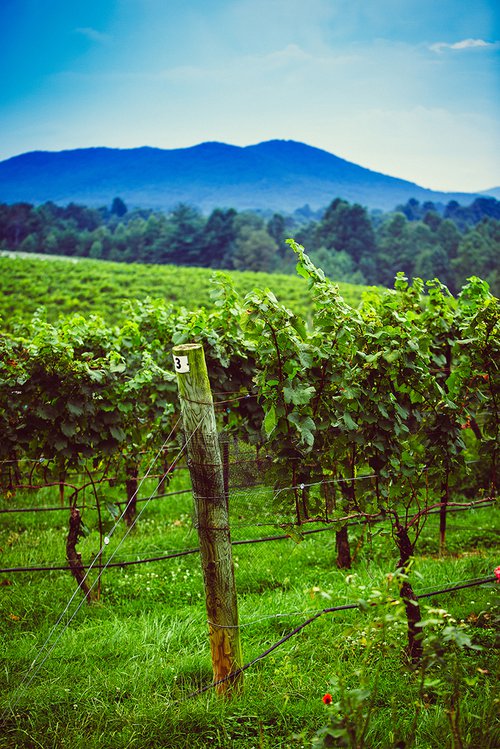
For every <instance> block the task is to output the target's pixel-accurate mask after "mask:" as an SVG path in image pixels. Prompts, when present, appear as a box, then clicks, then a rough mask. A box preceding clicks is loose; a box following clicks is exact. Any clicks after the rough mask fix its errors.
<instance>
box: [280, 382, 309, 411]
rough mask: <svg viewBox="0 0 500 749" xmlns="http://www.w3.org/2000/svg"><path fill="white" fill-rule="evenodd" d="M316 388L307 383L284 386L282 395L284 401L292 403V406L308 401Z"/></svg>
mask: <svg viewBox="0 0 500 749" xmlns="http://www.w3.org/2000/svg"><path fill="white" fill-rule="evenodd" d="M315 392H316V389H315V388H314V387H313V386H312V385H309V386H308V387H297V388H293V387H284V388H283V395H284V396H285V402H286V403H293V405H294V406H302V405H304V404H306V403H309V401H310V400H311V398H312V397H313V395H314V393H315Z"/></svg>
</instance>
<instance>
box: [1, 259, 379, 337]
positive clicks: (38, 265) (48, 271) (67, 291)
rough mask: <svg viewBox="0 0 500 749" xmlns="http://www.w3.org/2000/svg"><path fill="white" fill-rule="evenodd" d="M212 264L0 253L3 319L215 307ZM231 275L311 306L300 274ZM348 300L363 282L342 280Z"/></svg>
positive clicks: (296, 306) (302, 310) (6, 322)
mask: <svg viewBox="0 0 500 749" xmlns="http://www.w3.org/2000/svg"><path fill="white" fill-rule="evenodd" d="M212 275H213V271H212V270H211V269H209V268H186V267H178V266H170V265H143V264H136V263H135V264H125V263H112V262H109V261H104V260H89V259H85V258H79V259H74V258H65V259H61V258H57V259H55V258H54V257H51V256H43V255H42V256H36V257H32V256H24V257H11V256H9V255H8V254H4V255H2V254H1V253H0V320H1V321H2V327H3V328H4V329H11V328H12V325H13V323H14V321H15V320H20V321H24V322H26V321H27V320H28V319H29V318H30V317H31V316H32V315H33V313H34V312H35V311H36V310H37V309H38V308H39V307H40V306H44V307H45V308H46V313H47V317H48V319H49V320H51V321H53V320H55V319H56V318H57V317H58V316H59V315H66V314H71V313H74V312H79V313H82V314H89V313H98V314H100V315H102V316H103V317H104V319H105V320H106V321H107V322H112V323H117V322H123V321H124V319H125V312H124V302H125V301H126V300H134V299H140V300H143V299H145V298H146V297H152V298H160V299H164V300H166V301H167V302H172V303H174V304H178V305H179V306H184V307H187V308H188V309H196V308H198V307H200V306H202V305H204V306H211V300H210V278H211V276H212ZM229 275H230V276H231V278H232V279H233V282H234V284H235V286H236V288H237V290H238V291H239V292H241V293H243V294H244V293H246V292H248V291H251V290H252V289H254V288H266V287H268V288H270V289H271V290H272V291H274V293H275V294H276V295H277V296H278V298H279V299H280V301H282V302H283V303H284V304H286V305H288V306H289V307H291V308H292V309H293V310H294V312H296V313H298V314H303V315H306V314H307V312H308V310H309V308H310V299H309V297H308V293H307V283H306V282H305V281H304V279H300V278H298V277H295V276H288V275H280V274H268V273H253V272H248V271H247V272H241V273H240V272H237V271H230V272H229ZM339 287H340V291H341V293H342V295H343V296H344V298H345V300H346V302H348V303H349V304H351V305H353V306H356V305H358V304H359V303H360V302H361V296H362V293H363V291H364V289H365V287H363V286H355V285H353V284H346V283H340V284H339Z"/></svg>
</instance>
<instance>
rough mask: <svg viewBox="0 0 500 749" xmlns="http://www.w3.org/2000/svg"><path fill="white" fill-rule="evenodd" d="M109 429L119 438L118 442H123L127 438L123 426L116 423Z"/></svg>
mask: <svg viewBox="0 0 500 749" xmlns="http://www.w3.org/2000/svg"><path fill="white" fill-rule="evenodd" d="M109 431H110V432H111V434H112V435H113V437H114V438H115V440H118V442H123V440H124V439H125V432H124V431H123V429H122V428H121V427H117V426H115V425H112V426H110V428H109Z"/></svg>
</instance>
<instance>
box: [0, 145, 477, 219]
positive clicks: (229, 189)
mask: <svg viewBox="0 0 500 749" xmlns="http://www.w3.org/2000/svg"><path fill="white" fill-rule="evenodd" d="M115 196H119V197H121V198H122V199H123V200H124V201H125V203H126V204H127V205H128V206H129V207H143V208H153V209H160V210H161V209H169V208H171V207H172V206H174V205H175V204H176V203H179V202H186V203H190V204H192V205H196V206H198V207H199V208H201V209H202V210H203V211H210V210H212V209H213V208H214V207H233V208H236V209H237V210H243V209H258V208H260V209H272V210H279V211H287V212H288V211H290V212H291V211H294V210H295V209H296V208H299V207H302V206H304V205H305V204H309V206H310V207H311V208H313V209H318V208H321V207H324V206H326V205H328V204H329V203H330V202H331V201H332V200H333V199H334V198H336V197H341V198H344V199H345V200H347V201H349V202H357V203H361V204H362V205H364V206H366V207H368V208H380V209H382V210H390V209H393V208H394V207H395V206H396V205H397V204H399V203H406V201H407V200H408V199H409V198H416V199H417V200H419V201H421V202H422V201H426V200H432V201H434V202H442V203H447V202H448V201H450V200H457V201H458V202H460V203H462V204H463V203H470V202H471V201H472V200H474V198H475V197H477V195H476V194H469V193H441V192H434V191H432V190H427V189H425V188H423V187H420V186H418V185H416V184H413V183H412V182H407V181H405V180H401V179H397V178H395V177H389V176H387V175H385V174H380V173H379V172H374V171H371V170H370V169H365V168H364V167H361V166H358V165H357V164H353V163H351V162H349V161H345V160H344V159H341V158H339V157H338V156H335V155H334V154H331V153H328V152H327V151H323V150H321V149H319V148H313V147H312V146H308V145H306V144H304V143H298V142H296V141H291V140H271V141H266V142H264V143H258V144H257V145H253V146H246V147H239V146H232V145H228V144H226V143H215V142H209V143H201V144H199V145H197V146H193V147H191V148H178V149H160V148H150V147H147V146H145V147H142V148H131V149H117V148H82V149H76V150H71V151H59V152H49V151H33V152H30V153H24V154H21V155H19V156H14V157H13V158H10V159H7V160H5V161H2V162H0V202H4V203H17V202H28V203H34V204H38V203H44V202H46V201H49V200H51V201H53V202H55V203H58V204H63V205H64V204H67V203H69V202H75V203H84V204H87V205H89V206H102V205H109V204H110V203H111V201H112V200H113V198H114V197H115Z"/></svg>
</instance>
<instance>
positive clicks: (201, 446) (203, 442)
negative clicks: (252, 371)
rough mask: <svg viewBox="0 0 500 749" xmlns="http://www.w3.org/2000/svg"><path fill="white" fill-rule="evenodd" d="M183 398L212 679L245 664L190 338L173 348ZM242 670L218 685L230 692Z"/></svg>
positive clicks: (213, 435)
mask: <svg viewBox="0 0 500 749" xmlns="http://www.w3.org/2000/svg"><path fill="white" fill-rule="evenodd" d="M173 356H174V367H175V371H176V373H177V383H178V387H179V398H180V402H181V410H182V419H183V424H184V432H185V439H186V443H187V454H188V463H189V471H190V474H191V482H192V486H193V496H194V503H195V510H196V525H197V528H198V536H199V541H200V551H201V565H202V569H203V578H204V582H205V600H206V607H207V615H208V627H209V637H210V649H211V653H212V667H213V673H214V682H217V681H219V680H220V679H226V678H227V677H229V676H231V674H233V673H235V672H236V671H237V670H238V669H239V668H241V666H242V665H243V658H242V652H241V641H240V630H239V625H238V608H237V601H236V585H235V581H234V567H233V558H232V549H231V536H230V530H229V513H228V503H227V497H226V493H225V491H224V474H223V466H222V459H221V454H220V449H219V442H218V435H217V427H216V422H215V412H214V406H213V400H212V393H211V390H210V382H209V379H208V373H207V367H206V363H205V355H204V352H203V347H202V346H201V344H198V343H187V344H184V345H181V346H175V347H174V349H173ZM242 678H243V674H242V673H239V674H238V675H237V676H235V677H233V678H230V679H227V681H225V682H224V683H222V684H219V685H218V686H217V687H216V689H217V692H218V693H219V694H221V695H225V696H230V694H231V692H233V691H234V690H235V688H236V687H238V688H239V687H240V686H241V684H242Z"/></svg>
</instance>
